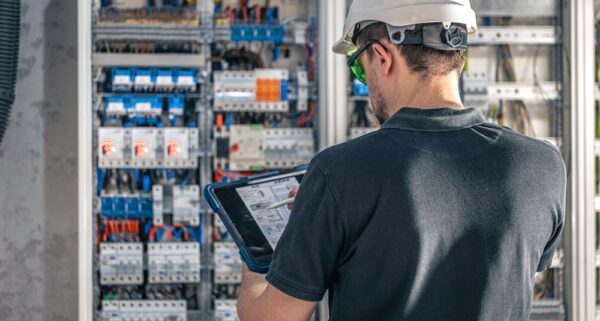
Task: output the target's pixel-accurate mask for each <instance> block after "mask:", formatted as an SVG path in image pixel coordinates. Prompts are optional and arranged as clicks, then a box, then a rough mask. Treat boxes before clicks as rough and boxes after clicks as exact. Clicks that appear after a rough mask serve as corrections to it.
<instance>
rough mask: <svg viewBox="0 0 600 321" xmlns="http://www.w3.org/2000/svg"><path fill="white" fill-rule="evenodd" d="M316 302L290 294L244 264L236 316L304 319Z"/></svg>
mask: <svg viewBox="0 0 600 321" xmlns="http://www.w3.org/2000/svg"><path fill="white" fill-rule="evenodd" d="M316 307H317V303H316V302H308V301H302V300H298V299H296V298H293V297H291V296H289V295H287V294H285V293H283V292H281V291H279V290H278V289H276V288H275V287H273V286H272V285H270V284H269V283H268V282H267V281H266V280H265V276H264V275H262V274H258V273H254V272H251V271H250V270H248V268H247V267H245V266H244V272H243V274H242V285H241V288H240V297H239V299H238V306H237V310H238V316H239V319H240V320H242V321H307V320H308V319H309V318H310V316H311V315H312V313H313V311H314V310H315V308H316Z"/></svg>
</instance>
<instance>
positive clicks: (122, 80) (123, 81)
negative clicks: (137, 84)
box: [113, 75, 131, 86]
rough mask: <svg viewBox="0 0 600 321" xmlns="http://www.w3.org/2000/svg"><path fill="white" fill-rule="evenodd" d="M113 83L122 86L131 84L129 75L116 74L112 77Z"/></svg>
mask: <svg viewBox="0 0 600 321" xmlns="http://www.w3.org/2000/svg"><path fill="white" fill-rule="evenodd" d="M113 85H117V86H124V85H131V77H130V76H127V75H117V76H114V77H113Z"/></svg>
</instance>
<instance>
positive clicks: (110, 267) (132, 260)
mask: <svg viewBox="0 0 600 321" xmlns="http://www.w3.org/2000/svg"><path fill="white" fill-rule="evenodd" d="M143 248H144V246H143V244H142V243H102V244H101V245H100V284H102V285H137V284H143V283H144V252H143Z"/></svg>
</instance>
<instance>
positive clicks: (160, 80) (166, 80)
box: [156, 76, 173, 86]
mask: <svg viewBox="0 0 600 321" xmlns="http://www.w3.org/2000/svg"><path fill="white" fill-rule="evenodd" d="M156 85H158V86H172V85H173V77H171V76H158V77H156Z"/></svg>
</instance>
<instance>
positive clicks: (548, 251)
mask: <svg viewBox="0 0 600 321" xmlns="http://www.w3.org/2000/svg"><path fill="white" fill-rule="evenodd" d="M560 164H561V165H562V166H561V167H562V173H561V180H560V182H561V184H560V193H559V199H558V201H557V202H556V205H554V208H553V213H552V214H553V217H554V227H553V232H552V236H551V237H550V240H549V241H548V243H547V244H546V247H545V248H544V253H543V254H542V257H541V258H540V263H539V264H538V267H537V271H538V272H544V271H546V270H547V269H548V268H549V267H550V266H551V265H552V258H553V257H554V252H556V248H557V247H558V245H559V244H560V242H561V240H562V232H563V229H564V222H565V203H566V197H567V195H566V194H567V182H566V181H567V177H566V176H567V174H566V169H565V165H564V163H563V162H562V158H561V161H560Z"/></svg>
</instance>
